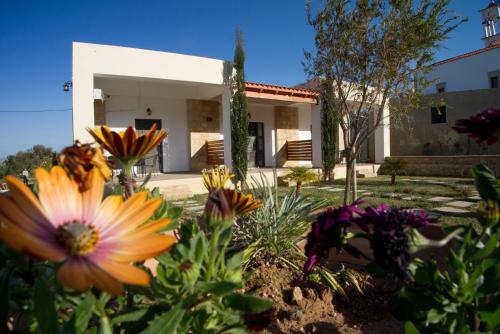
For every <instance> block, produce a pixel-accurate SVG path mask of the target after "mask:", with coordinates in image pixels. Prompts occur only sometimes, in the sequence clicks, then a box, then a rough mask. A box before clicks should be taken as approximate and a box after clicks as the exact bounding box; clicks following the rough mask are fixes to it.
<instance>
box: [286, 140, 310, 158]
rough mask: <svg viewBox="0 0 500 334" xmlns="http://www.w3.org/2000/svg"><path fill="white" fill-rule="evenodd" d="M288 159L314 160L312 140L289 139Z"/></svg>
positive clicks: (287, 143)
mask: <svg viewBox="0 0 500 334" xmlns="http://www.w3.org/2000/svg"><path fill="white" fill-rule="evenodd" d="M286 159H287V160H290V161H312V140H287V141H286Z"/></svg>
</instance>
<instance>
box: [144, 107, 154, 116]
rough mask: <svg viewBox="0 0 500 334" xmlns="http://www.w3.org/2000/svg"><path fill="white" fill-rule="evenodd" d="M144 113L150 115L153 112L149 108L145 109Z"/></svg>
mask: <svg viewBox="0 0 500 334" xmlns="http://www.w3.org/2000/svg"><path fill="white" fill-rule="evenodd" d="M146 114H147V115H149V116H151V115H152V114H153V110H151V108H148V109H146Z"/></svg>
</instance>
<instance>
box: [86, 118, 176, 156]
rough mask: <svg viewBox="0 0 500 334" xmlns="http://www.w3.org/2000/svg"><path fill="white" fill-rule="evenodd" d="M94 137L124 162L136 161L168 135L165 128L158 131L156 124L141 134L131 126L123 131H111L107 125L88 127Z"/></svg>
mask: <svg viewBox="0 0 500 334" xmlns="http://www.w3.org/2000/svg"><path fill="white" fill-rule="evenodd" d="M88 131H89V133H90V134H91V135H92V136H93V137H94V139H95V140H96V141H97V142H98V143H99V144H100V145H101V146H102V147H103V148H104V149H106V150H107V151H108V152H109V153H111V154H112V155H113V156H114V157H115V158H117V159H118V160H120V161H121V162H122V163H123V164H130V163H134V162H136V161H137V160H139V159H141V158H143V157H144V156H146V154H148V153H149V152H150V151H151V150H153V149H154V148H155V147H156V146H158V144H160V143H161V142H162V140H163V139H164V138H165V137H166V136H167V133H166V132H165V130H163V129H161V130H159V131H158V132H156V124H153V126H152V127H151V129H150V130H149V131H148V132H146V133H145V134H143V135H141V136H137V133H136V132H135V130H134V128H132V127H131V126H129V127H128V128H127V130H125V131H121V132H115V131H111V129H110V128H108V127H107V126H101V127H100V128H94V129H88Z"/></svg>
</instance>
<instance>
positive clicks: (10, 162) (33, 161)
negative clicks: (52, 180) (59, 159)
mask: <svg viewBox="0 0 500 334" xmlns="http://www.w3.org/2000/svg"><path fill="white" fill-rule="evenodd" d="M55 154H56V153H55V152H54V151H53V150H52V149H51V148H48V147H45V146H43V145H35V146H33V147H32V148H30V149H29V150H26V151H21V152H17V153H16V154H14V155H9V156H7V158H5V160H4V161H2V162H1V164H0V179H1V178H3V177H5V176H7V175H17V176H18V175H20V174H21V172H22V171H23V169H25V168H26V169H27V170H28V172H29V173H30V175H33V173H34V171H35V169H36V168H37V167H44V168H49V167H50V166H51V165H52V161H53V159H54V156H55Z"/></svg>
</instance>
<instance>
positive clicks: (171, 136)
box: [106, 97, 189, 172]
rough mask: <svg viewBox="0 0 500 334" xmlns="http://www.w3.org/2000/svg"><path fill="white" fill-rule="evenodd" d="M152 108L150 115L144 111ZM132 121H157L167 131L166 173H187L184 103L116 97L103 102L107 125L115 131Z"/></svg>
mask: <svg viewBox="0 0 500 334" xmlns="http://www.w3.org/2000/svg"><path fill="white" fill-rule="evenodd" d="M147 108H151V110H152V111H153V114H152V115H147V114H146V113H145V112H144V110H146V109H147ZM135 119H160V120H161V122H162V127H163V128H164V129H165V131H167V134H168V136H167V138H166V139H165V140H164V142H163V166H164V170H165V172H179V171H188V170H189V160H188V155H187V153H186V152H188V138H187V117H186V100H184V99H158V98H141V99H137V98H135V99H134V98H130V97H116V98H112V99H109V100H108V101H106V124H107V125H108V126H109V127H111V128H113V129H115V130H124V129H125V128H126V127H128V126H130V125H132V126H133V125H134V124H135Z"/></svg>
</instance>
